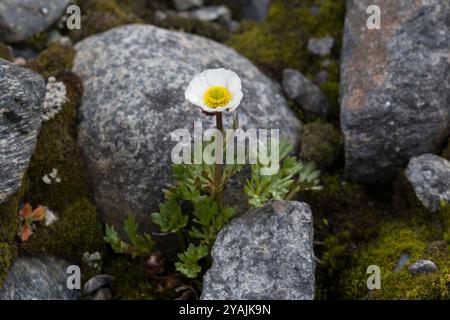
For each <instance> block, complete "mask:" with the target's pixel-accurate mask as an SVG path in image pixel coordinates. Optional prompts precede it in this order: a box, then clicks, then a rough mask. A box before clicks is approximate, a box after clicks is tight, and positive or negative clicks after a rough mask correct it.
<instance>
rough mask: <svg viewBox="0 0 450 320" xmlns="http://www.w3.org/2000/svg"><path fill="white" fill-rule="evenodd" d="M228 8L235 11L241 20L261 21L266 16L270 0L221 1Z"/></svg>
mask: <svg viewBox="0 0 450 320" xmlns="http://www.w3.org/2000/svg"><path fill="white" fill-rule="evenodd" d="M222 2H223V3H224V4H226V5H228V6H229V7H230V8H234V9H237V10H238V11H239V14H240V16H241V18H244V19H247V20H256V21H258V20H262V19H264V18H265V17H266V16H267V13H268V11H269V7H270V2H271V0H223V1H222Z"/></svg>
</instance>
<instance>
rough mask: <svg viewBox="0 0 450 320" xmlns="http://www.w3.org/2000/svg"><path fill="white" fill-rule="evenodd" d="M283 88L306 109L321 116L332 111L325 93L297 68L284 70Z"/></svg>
mask: <svg viewBox="0 0 450 320" xmlns="http://www.w3.org/2000/svg"><path fill="white" fill-rule="evenodd" d="M283 88H284V91H285V92H286V94H287V96H288V97H289V98H291V99H292V100H294V101H295V102H296V103H298V104H299V105H300V106H301V107H302V108H303V109H304V110H305V111H307V112H311V113H313V114H315V115H318V116H321V117H326V116H327V115H328V114H329V113H330V112H331V106H330V104H329V103H328V100H327V97H326V96H325V94H324V93H323V92H322V91H321V90H320V88H319V87H318V86H316V85H315V84H314V83H313V82H312V81H310V80H309V79H308V78H306V77H305V76H304V75H302V74H301V73H300V72H298V71H297V70H294V69H285V70H284V71H283Z"/></svg>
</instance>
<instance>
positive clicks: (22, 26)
mask: <svg viewBox="0 0 450 320" xmlns="http://www.w3.org/2000/svg"><path fill="white" fill-rule="evenodd" d="M70 2H71V1H70V0H2V1H0V38H3V40H4V41H6V42H20V41H23V40H26V39H27V38H29V37H31V36H33V35H34V34H36V33H38V32H41V31H44V30H46V29H47V28H48V27H49V26H51V25H52V24H53V23H55V22H56V20H57V19H58V18H59V17H61V16H62V13H63V12H64V11H65V9H66V7H67V6H68V5H69V3H70Z"/></svg>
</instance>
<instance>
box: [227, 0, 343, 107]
mask: <svg viewBox="0 0 450 320" xmlns="http://www.w3.org/2000/svg"><path fill="white" fill-rule="evenodd" d="M313 5H317V6H318V8H319V12H318V13H317V14H316V15H313V14H312V13H311V7H312V6H313ZM344 15H345V1H343V0H338V1H336V0H275V1H273V4H272V6H271V8H270V10H269V14H268V17H267V18H266V20H264V21H262V22H257V23H255V22H248V23H244V24H243V30H244V31H243V32H242V33H240V34H237V35H235V36H233V37H232V38H231V39H230V41H229V42H228V44H229V45H230V46H232V47H234V48H235V49H236V50H237V51H239V52H240V53H242V54H243V55H244V56H246V57H248V58H249V59H250V60H252V61H253V62H254V63H256V64H257V65H258V66H260V67H261V68H262V69H263V70H265V71H266V72H268V73H269V74H270V75H272V76H274V77H275V78H278V79H280V78H281V74H282V71H283V70H284V69H285V68H294V69H298V70H300V71H301V72H302V73H303V74H305V75H306V76H308V77H310V78H313V77H314V75H315V74H316V73H317V72H319V71H321V70H326V71H327V72H328V77H329V80H328V82H327V83H326V84H323V85H322V89H324V91H325V92H326V94H327V96H328V98H329V100H330V102H331V103H332V104H333V105H334V106H337V105H338V102H337V92H338V91H337V88H338V82H339V62H338V61H339V55H340V47H341V39H342V30H343V24H344ZM327 35H329V36H332V37H333V38H334V39H335V45H334V47H333V49H332V52H331V54H330V55H329V56H328V57H326V59H328V60H329V61H330V62H331V63H330V64H329V65H328V66H326V67H325V66H323V61H324V58H323V57H320V56H317V55H314V54H311V53H310V52H309V51H308V50H307V45H308V40H309V39H310V38H312V37H323V36H327Z"/></svg>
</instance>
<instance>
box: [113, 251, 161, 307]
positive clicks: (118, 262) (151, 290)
mask: <svg viewBox="0 0 450 320" xmlns="http://www.w3.org/2000/svg"><path fill="white" fill-rule="evenodd" d="M108 258H109V260H110V264H109V267H108V268H107V270H106V272H107V273H108V274H111V275H112V276H114V282H113V283H112V288H111V289H112V291H113V296H114V299H117V300H154V299H156V298H157V296H156V295H155V290H156V284H155V283H154V281H153V282H152V280H151V279H150V277H149V276H148V273H147V271H146V270H145V268H144V267H143V264H142V263H141V261H139V260H136V259H132V258H130V257H129V256H126V255H113V256H110V257H108Z"/></svg>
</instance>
